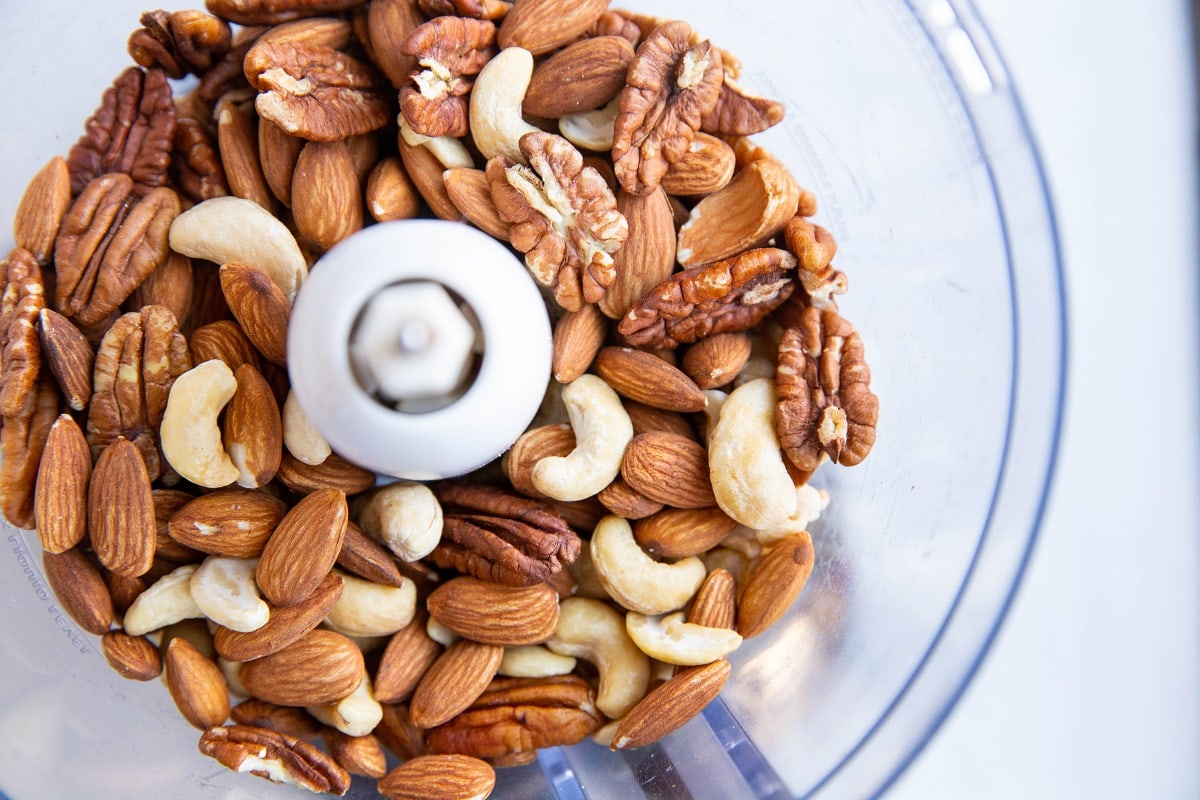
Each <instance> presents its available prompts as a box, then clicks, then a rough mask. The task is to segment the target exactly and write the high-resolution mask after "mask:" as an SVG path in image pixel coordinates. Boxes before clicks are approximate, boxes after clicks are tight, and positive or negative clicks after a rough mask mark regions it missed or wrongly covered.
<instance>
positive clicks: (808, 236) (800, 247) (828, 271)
mask: <svg viewBox="0 0 1200 800" xmlns="http://www.w3.org/2000/svg"><path fill="white" fill-rule="evenodd" d="M783 239H784V242H785V243H786V244H787V249H788V250H790V251H791V252H792V254H793V255H795V256H796V259H797V260H798V261H799V264H798V266H797V268H796V277H797V278H798V279H799V280H800V285H801V286H803V287H804V291H805V293H806V294H807V295H808V297H809V302H811V303H812V305H814V306H816V307H817V308H822V309H823V308H831V309H833V310H834V311H836V310H837V301H836V300H835V299H834V297H833V296H834V295H835V294H845V292H846V289H848V288H849V287H848V285H847V282H846V276H845V275H844V274H843V273H841V272H839V271H838V270H837V269H835V268H834V266H833V257H834V255H836V254H837V242H836V241H835V240H834V238H833V234H831V233H830V232H829V231H827V230H826V229H825V228H822V227H821V226H820V225H816V224H814V223H813V222H812V221H811V220H809V219H806V218H805V217H802V216H800V215H797V216H795V217H792V219H791V220H790V221H789V222H788V224H787V227H786V228H784V230H783Z"/></svg>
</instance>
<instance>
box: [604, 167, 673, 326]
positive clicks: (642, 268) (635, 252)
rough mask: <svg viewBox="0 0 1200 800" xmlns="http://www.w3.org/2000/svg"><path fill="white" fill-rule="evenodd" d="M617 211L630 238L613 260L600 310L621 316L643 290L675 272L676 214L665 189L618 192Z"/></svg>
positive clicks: (618, 317) (615, 316) (610, 316)
mask: <svg viewBox="0 0 1200 800" xmlns="http://www.w3.org/2000/svg"><path fill="white" fill-rule="evenodd" d="M616 196H617V210H618V211H620V212H621V214H622V215H624V217H625V219H626V220H627V221H628V223H629V237H628V238H627V239H626V240H625V243H624V244H623V245H621V248H620V249H619V250H617V252H615V253H613V263H614V265H615V267H616V272H617V278H616V280H615V281H614V282H613V285H612V286H610V287H608V290H607V291H605V293H604V297H602V298H600V310H601V311H603V312H604V314H605V316H607V317H609V318H611V319H621V318H622V317H624V316H625V314H626V312H628V311H629V309H630V308H631V307H632V306H633V304H634V303H636V302H637V301H638V300H640V299H641V297H642V296H643V295H644V294H646V292H648V291H650V290H651V289H653V288H654V287H655V286H658V285H659V284H660V283H662V282H663V281H665V280H666V279H667V278H669V277H671V273H672V272H674V271H675V245H676V238H675V214H674V212H673V211H672V209H671V201H670V199H669V198H668V197H667V194H666V192H663V191H660V190H657V189H656V190H655V191H653V192H650V193H649V194H646V195H633V194H630V193H629V192H626V191H624V190H623V189H621V190H618V191H617V195H616Z"/></svg>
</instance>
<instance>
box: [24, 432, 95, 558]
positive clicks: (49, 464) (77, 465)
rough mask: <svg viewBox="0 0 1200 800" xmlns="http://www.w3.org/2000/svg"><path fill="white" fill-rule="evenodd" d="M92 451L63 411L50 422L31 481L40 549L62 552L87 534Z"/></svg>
mask: <svg viewBox="0 0 1200 800" xmlns="http://www.w3.org/2000/svg"><path fill="white" fill-rule="evenodd" d="M91 474H92V453H91V450H90V449H89V448H88V443H87V439H86V438H85V437H84V435H83V431H82V430H80V428H79V425H78V424H77V423H76V422H75V420H74V419H72V418H71V416H70V415H69V414H63V415H62V416H60V417H59V418H58V419H57V420H55V422H54V424H53V425H51V426H50V435H49V436H48V437H47V438H46V447H45V449H44V450H43V451H42V460H41V463H40V464H39V465H38V473H37V483H35V484H34V499H33V509H34V516H35V517H36V519H37V532H38V538H39V539H40V540H41V542H42V549H43V550H46V551H48V552H51V553H63V552H66V551H67V550H70V549H71V548H72V547H74V546H75V545H77V544H79V543H80V542H81V541H83V537H84V536H86V535H87V503H88V479H89V478H90V477H91Z"/></svg>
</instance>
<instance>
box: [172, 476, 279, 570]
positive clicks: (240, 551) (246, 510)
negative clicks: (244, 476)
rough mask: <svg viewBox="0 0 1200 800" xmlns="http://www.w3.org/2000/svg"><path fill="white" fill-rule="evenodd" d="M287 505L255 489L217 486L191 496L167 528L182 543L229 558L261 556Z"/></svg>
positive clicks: (202, 551) (194, 548)
mask: <svg viewBox="0 0 1200 800" xmlns="http://www.w3.org/2000/svg"><path fill="white" fill-rule="evenodd" d="M285 511H287V506H286V505H284V503H283V501H282V500H280V499H279V498H277V497H273V496H272V495H269V494H267V493H266V492H262V491H256V490H253V489H239V488H229V489H218V490H217V491H215V492H210V493H208V494H205V495H201V496H200V497H197V498H196V499H194V500H191V501H190V502H188V503H187V504H186V505H184V506H183V507H182V508H180V509H179V510H178V511H176V512H175V514H174V515H173V516H172V517H171V519H170V521H169V522H168V523H167V532H168V534H169V535H170V537H171V538H172V539H174V540H175V541H177V542H179V543H180V544H182V545H184V546H186V547H189V548H191V549H193V550H198V551H200V552H201V553H208V554H210V555H214V556H225V557H227V558H258V557H259V556H260V555H262V551H263V548H264V547H265V546H266V544H267V540H268V539H270V538H271V534H272V533H273V532H274V531H275V527H276V526H277V525H278V524H279V521H280V520H281V519H283V515H284V512H285Z"/></svg>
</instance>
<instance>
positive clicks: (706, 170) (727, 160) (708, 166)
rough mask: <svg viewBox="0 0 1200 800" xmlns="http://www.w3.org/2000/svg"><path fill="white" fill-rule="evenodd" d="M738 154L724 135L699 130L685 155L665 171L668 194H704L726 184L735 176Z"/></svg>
mask: <svg viewBox="0 0 1200 800" xmlns="http://www.w3.org/2000/svg"><path fill="white" fill-rule="evenodd" d="M736 167H737V157H736V155H735V154H734V152H733V148H732V147H730V146H729V144H728V143H727V142H726V141H724V140H723V139H718V138H717V137H716V136H711V135H709V134H707V133H699V132H697V133H696V135H695V137H694V138H693V139H692V143H691V144H690V145H688V149H687V151H686V152H685V153H684V154H683V158H681V159H679V160H678V161H676V162H675V163H674V164H672V165H671V166H670V167H669V168H668V169H667V174H666V175H663V179H662V183H661V184H660V185H661V186H662V187H663V190H664V191H666V192H667V193H668V194H673V195H683V196H685V197H686V196H703V195H707V194H712V193H713V192H715V191H718V190H720V189H723V188H725V186H726V185H727V184H728V183H729V181H730V179H731V178H733V172H734V169H736Z"/></svg>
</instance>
